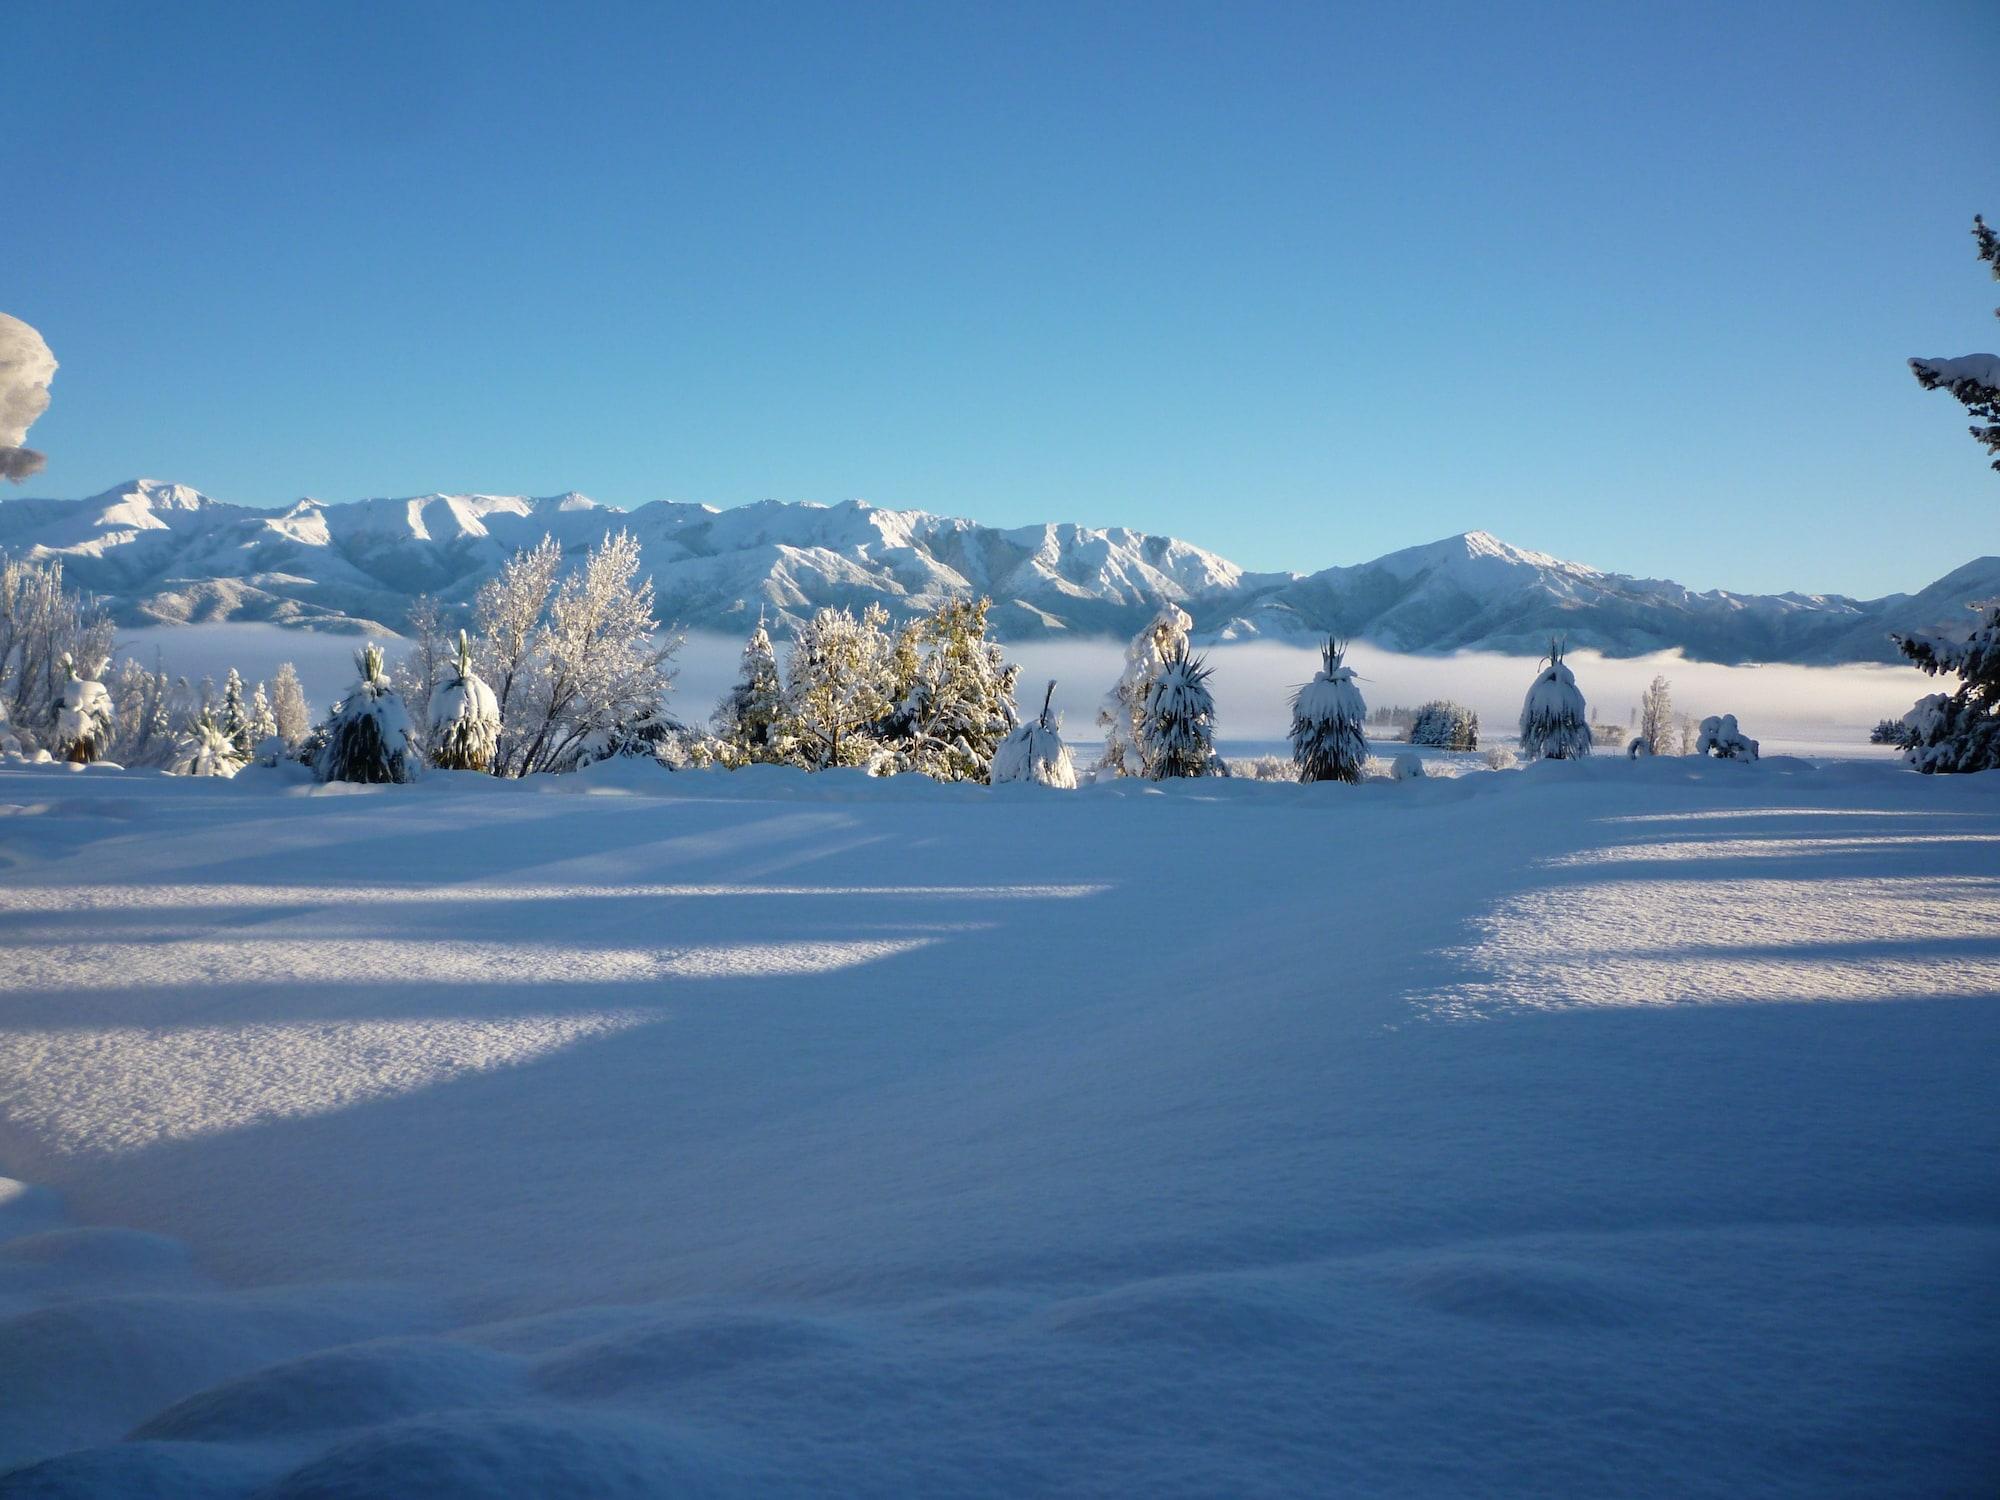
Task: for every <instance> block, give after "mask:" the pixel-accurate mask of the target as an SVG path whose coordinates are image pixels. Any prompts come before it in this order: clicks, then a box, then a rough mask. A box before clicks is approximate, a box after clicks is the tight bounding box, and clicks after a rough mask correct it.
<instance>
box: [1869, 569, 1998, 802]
mask: <svg viewBox="0 0 2000 1500" xmlns="http://www.w3.org/2000/svg"><path fill="white" fill-rule="evenodd" d="M1895 640H1896V644H1897V646H1898V647H1900V648H1901V649H1902V652H1903V655H1905V656H1907V657H1908V658H1909V659H1910V660H1911V661H1913V662H1915V663H1916V664H1917V666H1918V667H1920V668H1921V669H1922V670H1923V671H1925V672H1927V673H1929V674H1930V675H1931V676H1933V677H1942V676H1946V675H1950V676H1954V677H1956V678H1958V680H1959V683H1958V688H1957V690H1956V691H1954V692H1952V693H1950V694H1945V693H1932V694H1931V695H1930V696H1929V697H1928V698H1924V699H1922V700H1921V701H1919V702H1918V703H1917V705H1916V707H1914V708H1912V709H1911V710H1910V711H1909V712H1908V713H1907V714H1905V715H1904V716H1903V722H1902V723H1901V724H1900V725H1899V726H1897V731H1896V736H1895V738H1894V740H1893V741H1892V743H1894V744H1899V745H1901V746H1902V747H1903V758H1904V759H1905V760H1907V761H1908V762H1909V763H1910V764H1911V765H1913V766H1915V767H1916V768H1917V769H1918V770H1919V771H1923V772H1926V773H1935V772H1940V771H1943V772H1956V771H1990V770H1994V769H1996V768H2000V606H1991V607H1989V608H1988V610H1987V611H1986V616H1985V618H1984V619H1983V620H1982V621H1981V622H1980V624H1979V626H1978V628H1976V629H1975V630H1974V631H1973V632H1972V634H1971V636H1970V637H1969V638H1968V639H1966V640H1964V641H1947V640H1944V639H1942V638H1940V637H1938V636H1933V635H1909V636H1897V637H1896V638H1895ZM1878 732H1879V731H1878Z"/></svg>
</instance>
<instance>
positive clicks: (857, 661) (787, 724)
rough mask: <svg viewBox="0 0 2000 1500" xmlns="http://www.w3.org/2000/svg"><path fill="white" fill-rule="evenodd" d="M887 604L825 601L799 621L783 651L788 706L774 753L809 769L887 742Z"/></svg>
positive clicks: (846, 762)
mask: <svg viewBox="0 0 2000 1500" xmlns="http://www.w3.org/2000/svg"><path fill="white" fill-rule="evenodd" d="M888 623H889V612H888V611H887V610H885V609H884V608H883V607H882V606H881V605H879V604H871V605H869V606H868V607H867V608H866V609H864V610H863V611H862V612H861V613H860V614H859V615H858V616H857V615H854V614H851V613H849V612H848V611H847V610H844V609H822V610H817V611H815V612H814V614H813V617H812V618H811V619H810V620H807V621H806V622H805V624H803V625H801V626H800V627H799V630H798V634H797V635H795V636H794V637H793V638H792V649H791V652H790V653H789V655H788V656H787V657H786V659H785V710H784V716H783V718H782V719H781V720H780V721H779V725H778V730H777V735H776V739H775V741H774V745H775V749H776V753H777V755H778V757H779V758H780V759H782V760H783V761H785V762H786V763H787V764H790V765H796V766H800V767H803V768H804V769H805V770H808V771H824V770H827V769H828V768H830V767H834V766H865V765H867V764H869V762H870V761H872V760H874V759H875V758H876V757H877V756H878V754H879V753H880V752H881V750H882V743H881V741H880V740H879V739H878V738H877V736H876V729H877V727H878V726H879V725H880V724H881V722H882V719H883V717H884V716H885V715H886V714H887V713H888V712H889V709H890V706H891V703H892V701H893V700H892V698H891V693H892V691H893V688H894V682H893V678H892V664H891V659H890V658H891V646H890V641H889V636H888V633H887V630H886V629H885V627H886V626H887V625H888Z"/></svg>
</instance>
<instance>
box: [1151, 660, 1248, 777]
mask: <svg viewBox="0 0 2000 1500" xmlns="http://www.w3.org/2000/svg"><path fill="white" fill-rule="evenodd" d="M1210 672H1211V669H1210V668H1209V667H1208V666H1207V665H1206V664H1205V663H1204V662H1203V661H1202V659H1201V658H1200V657H1198V656H1195V655H1192V654H1191V653H1190V652H1189V650H1188V646H1187V642H1185V641H1182V642H1181V643H1179V644H1178V645H1176V646H1175V647H1174V648H1173V650H1172V652H1171V653H1170V654H1169V655H1168V657H1167V659H1166V661H1165V662H1163V663H1162V664H1161V667H1160V671H1159V674H1158V675H1157V676H1156V677H1154V678H1153V680H1152V682H1151V684H1150V685H1149V686H1148V687H1147V689H1146V703H1145V708H1144V712H1143V714H1142V716H1141V718H1140V721H1139V731H1140V733H1139V744H1140V746H1141V748H1142V750H1143V753H1144V754H1145V757H1146V761H1145V765H1146V775H1147V777H1148V778H1149V779H1150V780H1153V781H1166V780H1169V779H1171V778H1174V777H1180V776H1226V775H1227V774H1228V769H1227V767H1225V766H1224V765H1223V764H1222V758H1221V757H1220V756H1218V755H1217V754H1216V753H1215V697H1214V695H1213V694H1211V693H1210V692H1209V690H1208V679H1209V676H1210Z"/></svg>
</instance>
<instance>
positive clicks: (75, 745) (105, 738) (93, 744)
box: [54, 656, 118, 765]
mask: <svg viewBox="0 0 2000 1500" xmlns="http://www.w3.org/2000/svg"><path fill="white" fill-rule="evenodd" d="M62 670H63V688H62V702H61V704H60V706H59V707H58V708H57V709H56V726H55V746H54V748H55V753H56V754H57V755H60V756H61V757H62V758H63V759H64V760H68V761H73V762H75V763H77V764H79V765H87V764H89V763H90V762H91V761H94V760H101V759H103V757H104V752H105V751H106V750H107V749H108V748H109V747H110V744H111V737H112V735H113V734H114V733H115V732H116V728H117V723H118V715H117V712H116V710H115V709H114V708H113V707H112V704H111V692H110V689H108V688H106V687H105V685H104V684H103V683H101V682H99V681H97V680H96V669H92V670H89V671H86V670H83V669H80V668H79V667H78V666H77V664H76V661H75V659H74V658H72V657H69V656H65V657H63V659H62Z"/></svg>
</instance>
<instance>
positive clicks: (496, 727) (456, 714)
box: [430, 630, 500, 771]
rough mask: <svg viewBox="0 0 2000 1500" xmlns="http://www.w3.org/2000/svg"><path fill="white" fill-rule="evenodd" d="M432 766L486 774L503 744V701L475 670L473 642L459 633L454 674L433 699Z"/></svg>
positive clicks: (464, 634)
mask: <svg viewBox="0 0 2000 1500" xmlns="http://www.w3.org/2000/svg"><path fill="white" fill-rule="evenodd" d="M431 708H432V713H433V717H432V719H431V738H430V743H431V764H432V765H434V766H438V767H440V768H442V769H444V770H447V771H486V770H490V769H491V768H492V765H493V752H494V748H495V747H496V746H497V745H498V744H499V742H500V700H499V699H498V698H496V697H494V695H493V689H492V688H490V687H488V686H487V685H486V682H485V679H484V678H482V677H481V676H480V675H479V674H478V673H477V672H475V671H473V670H472V640H471V638H470V637H469V636H467V635H466V633H465V632H464V631H463V630H461V631H460V632H459V633H458V654H457V656H456V657H455V658H454V671H453V673H452V675H451V677H449V678H448V679H447V680H446V681H445V682H444V684H443V685H442V686H440V687H439V688H438V689H437V691H436V692H435V693H434V694H433V695H432V699H431Z"/></svg>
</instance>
